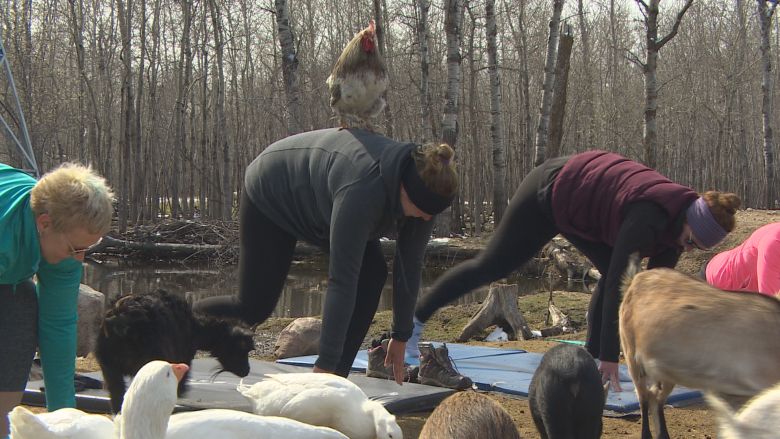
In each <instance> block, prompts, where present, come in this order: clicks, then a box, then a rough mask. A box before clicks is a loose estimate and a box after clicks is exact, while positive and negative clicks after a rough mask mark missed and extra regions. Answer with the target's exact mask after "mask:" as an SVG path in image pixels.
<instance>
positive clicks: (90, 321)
mask: <svg viewBox="0 0 780 439" xmlns="http://www.w3.org/2000/svg"><path fill="white" fill-rule="evenodd" d="M105 306H106V296H105V295H104V294H103V293H101V292H100V291H96V290H93V289H92V288H90V287H89V286H88V285H84V284H81V286H80V287H79V302H78V314H79V322H78V341H77V342H76V356H77V357H86V356H87V354H89V353H90V352H92V347H93V346H94V345H95V339H96V338H97V332H98V331H99V330H100V323H101V322H102V321H103V313H104V312H105Z"/></svg>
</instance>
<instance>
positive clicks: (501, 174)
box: [485, 0, 508, 226]
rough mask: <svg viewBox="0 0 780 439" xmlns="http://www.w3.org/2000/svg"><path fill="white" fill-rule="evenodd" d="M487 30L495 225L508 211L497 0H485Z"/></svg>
mask: <svg viewBox="0 0 780 439" xmlns="http://www.w3.org/2000/svg"><path fill="white" fill-rule="evenodd" d="M485 18H486V20H485V21H486V32H487V42H488V47H487V49H488V71H489V72H490V116H491V125H490V133H491V137H492V139H493V212H494V214H493V216H494V218H495V225H496V226H498V224H499V223H500V222H501V218H503V217H504V212H505V211H506V205H507V200H508V198H507V196H506V185H505V184H504V182H505V179H506V162H505V161H504V135H503V131H502V127H501V126H502V123H503V121H502V119H501V75H500V72H499V71H498V45H497V44H496V35H497V33H498V31H497V29H496V14H495V0H486V1H485Z"/></svg>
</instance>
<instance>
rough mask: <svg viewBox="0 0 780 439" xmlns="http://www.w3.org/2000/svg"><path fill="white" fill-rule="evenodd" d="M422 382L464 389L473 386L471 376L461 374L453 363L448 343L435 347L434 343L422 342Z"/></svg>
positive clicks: (420, 344) (419, 345)
mask: <svg viewBox="0 0 780 439" xmlns="http://www.w3.org/2000/svg"><path fill="white" fill-rule="evenodd" d="M417 346H418V347H419V348H420V383H421V384H427V385H429V386H439V387H448V388H450V389H455V390H464V389H468V388H470V387H471V386H472V384H473V383H472V381H471V379H470V378H469V377H467V376H464V375H461V374H460V373H458V371H457V370H456V369H455V368H454V367H453V365H452V359H451V358H450V355H449V351H448V350H447V345H446V344H444V345H442V346H437V347H434V346H433V343H430V342H420V343H419V344H418V345H417Z"/></svg>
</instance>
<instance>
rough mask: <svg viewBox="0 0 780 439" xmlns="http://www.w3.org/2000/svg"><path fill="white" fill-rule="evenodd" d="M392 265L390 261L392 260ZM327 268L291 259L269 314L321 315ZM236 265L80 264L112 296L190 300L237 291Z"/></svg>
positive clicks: (386, 296) (388, 288)
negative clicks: (161, 293)
mask: <svg viewBox="0 0 780 439" xmlns="http://www.w3.org/2000/svg"><path fill="white" fill-rule="evenodd" d="M391 268H392V264H391ZM327 270H328V268H327V265H326V264H311V263H300V264H294V265H293V266H292V267H291V269H290V274H289V275H288V277H287V283H286V284H285V286H284V291H283V292H282V296H281V298H280V299H279V303H278V304H277V306H276V309H275V310H274V312H273V314H272V317H291V318H296V317H307V316H319V315H322V310H323V308H324V306H325V300H324V299H325V292H326V291H327V289H328V271H327ZM443 272H444V271H443V270H441V269H435V270H434V269H431V270H424V271H423V279H422V287H421V291H420V295H424V294H425V293H426V292H427V291H428V289H430V286H431V285H432V284H433V282H434V281H435V280H436V278H437V277H438V276H440V275H441V274H442V273H443ZM235 275H236V267H221V268H218V267H211V266H208V265H207V264H205V263H200V264H187V265H184V264H181V263H165V262H159V261H155V262H153V263H143V264H142V263H138V262H126V261H105V262H100V263H97V262H92V261H88V262H87V263H85V264H84V277H83V282H84V283H85V284H87V285H89V286H90V287H92V288H94V289H95V290H98V291H100V292H102V293H103V294H105V295H106V298H107V299H108V300H109V301H110V300H113V299H116V298H118V297H122V296H125V295H128V294H137V293H147V292H150V291H153V290H155V289H158V288H161V289H164V290H167V291H169V292H171V293H176V294H181V295H183V296H184V297H186V298H187V300H188V301H190V302H194V301H197V300H200V299H203V298H205V297H211V296H220V295H227V294H236V292H237V290H238V286H237V282H236V280H235V279H236V276H235ZM511 281H512V282H516V283H517V284H518V285H519V287H520V294H521V295H523V294H534V293H536V292H538V291H540V290H548V289H549V287H548V286H546V285H545V282H544V281H543V280H542V279H528V278H512V279H511ZM391 282H392V273H391V274H390V275H389V276H388V277H387V282H386V283H385V288H384V291H383V292H382V298H381V299H380V302H379V311H386V310H390V309H392V307H393V302H392V283H391ZM555 289H560V290H563V289H565V290H569V291H581V292H588V287H587V285H585V284H583V283H582V282H575V283H570V284H568V285H567V284H566V283H565V282H564V283H563V284H562V285H555ZM487 293H488V287H487V286H486V287H483V288H480V289H477V290H475V291H474V292H472V293H469V294H467V295H465V296H463V297H461V298H460V299H458V300H456V301H455V302H453V305H455V304H459V305H462V304H469V303H474V302H481V301H482V300H484V299H485V297H486V296H487Z"/></svg>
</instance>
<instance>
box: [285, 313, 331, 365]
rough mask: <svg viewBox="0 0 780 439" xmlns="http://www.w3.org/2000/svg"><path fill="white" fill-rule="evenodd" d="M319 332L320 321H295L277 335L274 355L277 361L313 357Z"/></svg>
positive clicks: (303, 319)
mask: <svg viewBox="0 0 780 439" xmlns="http://www.w3.org/2000/svg"><path fill="white" fill-rule="evenodd" d="M321 332H322V320H320V319H315V318H313V317H301V318H299V319H295V320H293V322H292V323H290V324H289V325H287V327H286V328H284V329H283V330H282V332H281V333H280V334H279V339H278V340H277V341H276V346H274V355H276V357H277V358H279V359H283V358H290V357H300V356H304V355H314V354H316V353H317V344H318V343H319V341H320V333H321Z"/></svg>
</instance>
